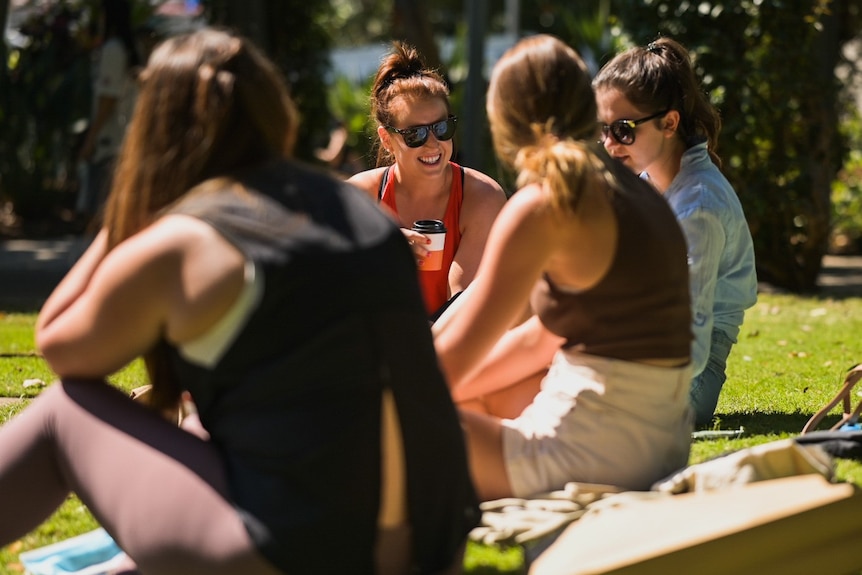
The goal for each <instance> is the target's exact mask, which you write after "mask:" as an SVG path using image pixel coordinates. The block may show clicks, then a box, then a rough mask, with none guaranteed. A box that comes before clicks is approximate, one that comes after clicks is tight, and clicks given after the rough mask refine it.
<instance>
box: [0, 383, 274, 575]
mask: <svg viewBox="0 0 862 575" xmlns="http://www.w3.org/2000/svg"><path fill="white" fill-rule="evenodd" d="M70 491H74V492H75V493H76V494H77V495H78V496H79V497H80V499H81V501H83V502H84V504H85V505H87V507H88V508H89V509H90V510H91V511H92V513H93V515H94V516H95V517H96V519H97V520H98V521H99V523H100V524H101V525H102V526H103V527H104V528H105V529H106V530H107V531H108V532H109V533H110V534H111V535H112V536H113V537H114V539H115V540H116V541H117V543H118V544H119V545H120V547H122V548H123V550H125V551H126V553H128V554H129V556H130V557H131V558H132V559H133V560H134V561H135V562H136V563H137V565H138V568H139V569H140V571H141V572H142V573H145V574H150V573H152V574H156V573H158V574H173V573H176V574H178V575H179V574H183V575H188V574H195V573H201V574H204V573H206V574H209V575H212V574H219V573H225V574H228V573H230V574H235V573H243V574H265V575H269V574H275V573H279V572H280V571H278V570H276V569H275V568H274V567H272V566H271V565H270V564H269V563H267V562H266V561H265V560H264V559H262V558H261V556H260V555H259V554H258V552H257V551H256V549H255V548H254V546H253V544H252V543H251V540H250V538H249V536H248V533H247V532H246V530H245V527H244V526H243V524H242V521H241V520H240V518H239V516H238V515H237V513H236V511H235V510H234V508H233V507H232V506H231V504H230V502H229V501H228V499H227V498H226V494H227V483H226V480H225V473H224V469H223V465H222V461H221V458H220V456H219V454H218V452H217V451H216V450H215V448H214V447H213V446H212V445H211V444H209V443H208V442H206V441H203V440H201V439H200V438H198V437H195V436H194V435H192V434H190V433H187V432H185V431H183V430H181V429H179V428H177V427H175V426H172V425H171V424H170V423H168V422H167V421H165V420H162V419H161V418H160V417H159V416H158V415H157V414H155V413H153V412H152V411H150V410H148V409H146V408H144V407H143V406H141V405H138V404H137V403H135V402H134V401H132V400H130V399H129V398H128V397H126V396H125V395H124V394H123V393H122V392H120V391H118V390H116V389H114V388H112V387H110V386H109V385H107V384H105V383H102V382H93V381H67V382H63V383H56V384H54V385H52V386H50V387H49V388H47V389H46V390H45V391H43V392H42V394H41V395H40V396H39V397H38V398H37V399H36V400H34V401H33V403H32V404H31V405H30V406H29V407H27V408H26V409H24V411H23V412H21V413H20V414H18V415H17V416H15V417H14V418H13V419H12V420H11V421H9V422H8V423H6V424H5V425H3V426H2V427H0V518H2V520H0V546H2V545H6V544H8V543H10V542H12V541H14V540H15V539H17V538H19V537H21V536H23V535H25V534H27V533H29V532H30V531H32V530H33V529H34V528H35V527H37V526H38V525H39V524H40V523H42V522H43V521H44V520H45V519H47V518H48V517H49V516H50V514H51V513H53V512H54V511H55V510H56V509H57V507H58V506H59V505H60V504H62V503H63V501H64V500H65V498H66V497H67V495H68V494H69V492H70Z"/></svg>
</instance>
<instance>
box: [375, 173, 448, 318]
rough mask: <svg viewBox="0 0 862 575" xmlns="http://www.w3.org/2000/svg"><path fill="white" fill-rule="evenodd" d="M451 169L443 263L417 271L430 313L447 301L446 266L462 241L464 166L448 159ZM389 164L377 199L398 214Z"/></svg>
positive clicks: (427, 310)
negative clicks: (432, 268) (430, 269)
mask: <svg viewBox="0 0 862 575" xmlns="http://www.w3.org/2000/svg"><path fill="white" fill-rule="evenodd" d="M449 166H450V167H451V168H452V189H451V190H450V192H449V203H448V204H446V213H445V215H444V216H443V218H442V220H443V225H445V226H446V243H445V244H444V246H443V266H442V267H441V268H440V269H439V270H436V271H423V270H417V273H418V274H419V285H420V286H421V288H422V297H423V299H424V300H425V310H426V312H427V313H428V315H429V316H432V315H433V314H434V312H436V311H437V310H438V309H439V308H440V306H442V305H443V304H444V303H446V302H447V301H448V300H449V268H450V267H452V262H453V261H454V259H455V252H457V251H458V245H459V244H460V243H461V226H460V223H461V204H462V202H463V199H464V169H463V168H462V167H461V166H459V165H458V164H456V163H455V162H449ZM390 170H391V166H390V167H389V168H386V170H384V172H383V178H382V179H381V181H380V191H379V192H378V194H377V201H378V202H380V203H382V204H385V205H386V206H388V207H389V208H390V209H391V210H392V211H393V212H394V213H396V214H397V213H398V206H397V205H396V204H395V179H394V178H391V177H389V172H390ZM452 295H454V294H452Z"/></svg>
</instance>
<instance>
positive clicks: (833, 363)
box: [0, 294, 862, 575]
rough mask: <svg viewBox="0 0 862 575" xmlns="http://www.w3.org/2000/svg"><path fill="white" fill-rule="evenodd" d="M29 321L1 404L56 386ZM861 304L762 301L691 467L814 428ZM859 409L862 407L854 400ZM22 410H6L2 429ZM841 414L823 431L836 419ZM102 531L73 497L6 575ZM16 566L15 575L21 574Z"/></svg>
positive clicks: (2, 349)
mask: <svg viewBox="0 0 862 575" xmlns="http://www.w3.org/2000/svg"><path fill="white" fill-rule="evenodd" d="M34 321H35V316H33V315H27V314H8V315H3V314H0V396H7V397H23V398H25V402H24V403H26V401H27V399H26V398H29V397H32V396H33V395H36V394H37V393H38V391H39V388H38V387H28V388H24V387H23V382H24V381H25V380H27V379H42V380H43V381H45V382H50V381H52V379H53V376H52V374H51V372H50V370H49V369H48V368H47V366H46V365H45V363H44V361H43V360H42V359H41V358H39V357H38V356H36V355H35V350H34V346H33V341H32V339H33V332H32V329H33V322H34ZM860 342H862V299H859V298H850V299H844V300H831V299H818V298H807V297H796V296H788V295H773V294H761V295H760V298H759V302H758V303H757V305H756V306H755V307H753V308H752V309H750V310H749V311H748V313H747V314H746V318H745V324H744V325H743V327H742V331H741V332H740V337H739V343H738V344H737V345H736V346H735V347H734V350H733V352H732V353H731V356H730V359H729V361H728V369H727V371H728V382H727V383H726V384H725V387H724V390H723V392H722V395H721V398H720V400H719V404H718V409H717V415H716V417H715V419H714V421H713V424H712V425H711V426H710V428H714V429H738V428H740V427H742V428H744V429H745V433H744V434H743V436H742V437H740V438H738V439H711V440H699V441H696V442H695V443H694V445H693V448H692V453H691V460H690V462H691V463H698V462H701V461H704V460H706V459H709V458H712V457H715V456H717V455H720V454H722V453H726V452H729V451H734V450H738V449H742V448H745V447H750V446H753V445H758V444H761V443H766V442H769V441H774V440H776V439H781V438H785V437H791V436H794V435H797V434H798V433H799V431H800V430H801V429H802V426H803V425H805V422H806V421H807V420H808V418H809V417H810V416H811V414H813V413H814V412H815V411H817V410H818V409H819V408H820V407H822V406H823V405H824V404H825V403H826V402H827V401H829V400H830V399H831V398H832V396H833V395H834V394H835V392H836V391H837V390H838V388H839V386H840V384H841V382H842V381H843V379H844V373H845V372H846V370H847V369H849V368H850V367H852V366H853V365H855V364H857V363H862V343H860ZM143 373H144V372H143V367H142V365H141V364H140V362H135V363H134V364H132V365H130V366H129V367H128V368H126V369H124V370H122V371H121V372H119V373H118V374H116V375H115V376H113V377H112V378H111V382H112V383H114V384H115V385H117V386H118V387H121V388H123V389H127V390H128V389H131V388H133V387H135V386H137V385H139V384H140V383H141V382H142V381H143V379H144V375H143ZM857 399H858V398H857ZM21 408H22V404H17V405H12V406H0V424H2V423H3V422H5V421H7V420H8V419H9V418H10V417H11V416H13V415H14V414H15V413H17V412H18V411H19V410H20V409H21ZM839 411H840V408H835V410H834V411H833V413H832V414H830V416H829V417H827V419H826V420H825V421H824V424H823V426H821V427H823V428H825V427H826V426H828V425H831V424H832V423H833V422H835V421H837V419H838V412H839ZM837 476H838V479H839V480H843V481H850V482H853V483H856V484H858V485H862V463H859V462H855V461H849V460H838V461H837ZM95 526H96V524H95V521H94V520H93V518H92V516H91V515H90V514H89V512H88V511H87V510H86V508H84V506H83V505H82V504H81V502H80V501H79V500H78V499H76V498H75V497H70V498H69V500H68V501H67V502H66V503H65V504H64V505H63V506H62V507H61V508H60V509H59V510H58V511H57V513H55V514H54V515H53V516H52V517H51V518H50V519H49V520H48V521H46V522H45V523H44V524H43V525H42V526H40V527H39V528H38V529H37V530H35V531H34V532H32V533H30V534H29V535H27V536H26V537H24V538H22V539H21V540H20V541H19V542H16V543H14V544H12V545H10V546H7V547H6V548H4V549H2V550H0V575H5V574H14V573H20V572H21V570H20V565H18V564H17V557H18V553H20V552H21V551H23V550H27V549H32V548H35V547H40V546H42V545H46V544H48V543H51V542H54V541H58V540H61V539H65V538H67V537H71V536H73V535H76V534H79V533H82V532H84V531H87V530H90V529H93V528H94V527H95ZM465 564H466V573H468V574H469V575H490V574H509V575H515V574H520V573H521V572H522V565H523V555H522V553H521V552H520V551H519V550H518V549H506V550H502V549H497V548H493V547H486V546H482V545H477V544H473V543H471V544H470V545H469V547H468V549H467V556H466V558H465ZM16 565H17V570H16Z"/></svg>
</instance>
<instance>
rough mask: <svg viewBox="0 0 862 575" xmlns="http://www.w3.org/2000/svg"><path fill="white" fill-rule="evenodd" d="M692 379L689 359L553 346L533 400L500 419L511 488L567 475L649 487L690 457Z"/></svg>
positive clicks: (540, 487)
mask: <svg viewBox="0 0 862 575" xmlns="http://www.w3.org/2000/svg"><path fill="white" fill-rule="evenodd" d="M690 385H691V368H690V367H688V366H686V367H680V368H668V367H655V366H650V365H644V364H640V363H633V362H629V361H622V360H618V359H608V358H603V357H597V356H593V355H586V354H582V353H577V352H565V351H560V352H557V355H556V357H555V358H554V361H553V363H552V365H551V368H550V370H549V371H548V374H547V375H546V376H545V379H544V380H543V381H542V387H541V391H540V392H539V393H538V394H537V395H536V398H535V399H534V400H533V403H531V404H530V405H529V406H528V407H527V408H526V409H525V410H524V412H523V413H522V414H521V415H520V416H518V417H517V418H516V419H504V420H503V455H504V458H505V461H506V469H507V472H508V475H509V482H510V484H511V486H512V490H513V493H514V495H516V496H518V497H528V496H531V495H535V494H537V493H541V492H545V491H550V490H554V489H560V488H562V487H563V486H564V485H565V484H566V483H568V482H570V481H578V482H586V483H602V484H607V485H615V486H618V487H622V488H624V489H630V490H647V489H649V488H650V487H651V485H652V484H653V483H654V482H655V481H657V480H659V479H662V478H664V477H665V476H667V475H669V474H670V473H672V472H674V471H676V470H678V469H679V468H681V467H684V466H685V465H687V463H688V456H689V448H690V446H691V432H692V429H693V423H692V421H693V419H692V413H691V408H690V407H689V397H688V396H689V387H690Z"/></svg>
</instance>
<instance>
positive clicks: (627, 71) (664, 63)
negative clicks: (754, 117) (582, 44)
mask: <svg viewBox="0 0 862 575" xmlns="http://www.w3.org/2000/svg"><path fill="white" fill-rule="evenodd" d="M593 87H594V88H595V89H596V91H598V90H602V89H614V90H618V91H619V92H620V93H621V94H622V95H623V96H625V98H626V99H627V100H628V101H629V102H631V103H632V104H633V105H634V106H635V107H637V108H638V109H640V110H643V111H644V112H646V113H656V112H661V111H662V110H676V111H677V112H679V115H680V123H679V128H678V129H677V133H678V134H679V136H680V138H682V140H683V142H685V145H686V147H687V148H690V147H691V146H693V145H695V144H697V143H700V142H702V141H704V140H706V142H707V147H708V149H709V152H710V155H711V156H712V159H713V161H714V162H715V163H716V164H717V165H719V166H720V165H721V160H720V159H719V157H718V156H717V155H716V153H715V149H716V148H717V147H718V134H719V132H720V131H721V118H720V116H719V115H718V111H717V110H716V109H715V108H714V107H713V106H712V104H711V103H710V101H709V98H708V97H707V95H706V93H705V92H704V91H703V89H702V88H701V85H700V82H699V80H698V78H697V76H696V75H695V73H694V68H693V66H692V62H691V56H690V55H689V53H688V51H687V50H686V49H685V47H684V46H683V45H682V44H680V43H679V42H677V41H676V40H673V39H671V38H659V39H658V40H656V41H654V42H650V43H649V44H648V45H646V46H637V47H634V48H629V49H628V50H626V51H625V52H622V53H620V54H617V55H616V56H615V57H614V58H613V59H612V60H611V61H610V62H608V63H607V64H605V65H604V66H603V67H602V69H601V70H599V73H598V74H597V75H596V77H595V79H594V80H593Z"/></svg>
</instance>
